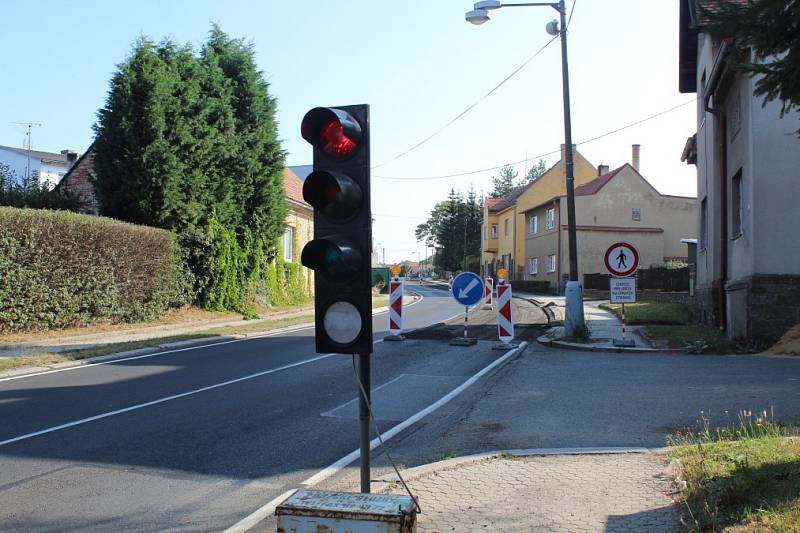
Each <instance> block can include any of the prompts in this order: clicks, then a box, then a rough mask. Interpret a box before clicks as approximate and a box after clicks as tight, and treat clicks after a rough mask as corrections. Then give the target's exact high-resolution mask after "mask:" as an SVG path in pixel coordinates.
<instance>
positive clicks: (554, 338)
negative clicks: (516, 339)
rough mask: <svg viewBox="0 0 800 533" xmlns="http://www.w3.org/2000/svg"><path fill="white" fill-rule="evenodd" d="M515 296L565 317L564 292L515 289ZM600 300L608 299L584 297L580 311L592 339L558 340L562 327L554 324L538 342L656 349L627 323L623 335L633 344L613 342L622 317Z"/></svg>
mask: <svg viewBox="0 0 800 533" xmlns="http://www.w3.org/2000/svg"><path fill="white" fill-rule="evenodd" d="M515 296H517V297H520V298H526V299H529V300H531V301H533V302H535V303H537V304H538V305H540V306H541V307H543V308H545V309H548V310H549V311H550V312H552V313H553V320H555V321H559V320H564V306H565V301H564V297H563V296H547V295H541V294H531V293H524V292H521V293H517V294H515ZM602 303H608V300H600V301H584V303H583V315H584V318H585V320H586V327H587V328H589V331H590V334H591V339H590V340H589V341H588V342H586V343H579V342H567V341H563V340H559V339H561V338H563V337H564V327H563V326H556V327H554V328H552V329H551V330H550V331H549V332H547V334H545V335H542V336H541V337H539V342H541V343H543V344H547V345H548V346H554V347H560V348H569V349H574V350H586V351H604V352H605V351H618V352H655V351H659V350H656V349H653V348H651V347H650V344H649V343H648V342H647V341H645V340H644V339H643V338H642V336H641V335H639V332H638V328H637V327H636V326H626V328H625V329H626V337H627V338H629V339H633V341H634V343H635V347H633V348H630V347H625V348H623V347H619V346H614V339H619V338H622V321H621V320H620V319H618V318H617V316H616V315H615V314H614V313H612V312H611V311H607V310H605V309H601V308H600V307H599V305H600V304H602Z"/></svg>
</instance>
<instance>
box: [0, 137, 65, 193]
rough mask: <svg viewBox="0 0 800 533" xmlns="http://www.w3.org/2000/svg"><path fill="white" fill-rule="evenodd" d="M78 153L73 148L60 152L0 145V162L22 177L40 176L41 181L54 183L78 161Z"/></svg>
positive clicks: (42, 182)
mask: <svg viewBox="0 0 800 533" xmlns="http://www.w3.org/2000/svg"><path fill="white" fill-rule="evenodd" d="M77 159H78V154H77V153H76V152H74V151H73V150H61V153H60V154H56V153H53V152H42V151H39V150H28V149H27V148H14V147H11V146H0V163H2V164H4V165H8V166H9V168H10V169H11V171H12V172H14V174H15V175H16V176H17V177H18V178H19V179H20V181H21V180H22V179H23V178H24V177H25V176H33V175H38V176H39V183H40V184H44V183H48V182H49V183H50V184H52V185H55V184H57V183H58V182H60V181H61V178H63V177H64V175H65V174H66V173H67V171H68V170H69V169H70V167H71V166H72V165H73V163H75V161H77Z"/></svg>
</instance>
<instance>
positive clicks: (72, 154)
mask: <svg viewBox="0 0 800 533" xmlns="http://www.w3.org/2000/svg"><path fill="white" fill-rule="evenodd" d="M61 155H65V156H67V163H69V164H70V166H71V165H72V163H74V162H75V161H77V160H78V152H76V151H75V150H70V149H66V150H61Z"/></svg>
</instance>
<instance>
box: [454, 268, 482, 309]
mask: <svg viewBox="0 0 800 533" xmlns="http://www.w3.org/2000/svg"><path fill="white" fill-rule="evenodd" d="M452 290H453V298H455V299H456V301H457V302H458V303H460V304H461V305H475V304H476V303H478V302H480V301H481V298H483V280H482V279H481V277H480V276H479V275H477V274H475V273H473V272H462V273H461V274H459V275H458V276H456V279H454V280H453V289H452Z"/></svg>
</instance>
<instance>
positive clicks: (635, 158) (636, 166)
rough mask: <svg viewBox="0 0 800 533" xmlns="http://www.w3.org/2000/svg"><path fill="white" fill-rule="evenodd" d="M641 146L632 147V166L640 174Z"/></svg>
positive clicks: (634, 145) (633, 145)
mask: <svg viewBox="0 0 800 533" xmlns="http://www.w3.org/2000/svg"><path fill="white" fill-rule="evenodd" d="M640 146H641V145H638V144H632V145H631V166H632V167H633V168H634V169H636V172H639V148H640Z"/></svg>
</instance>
